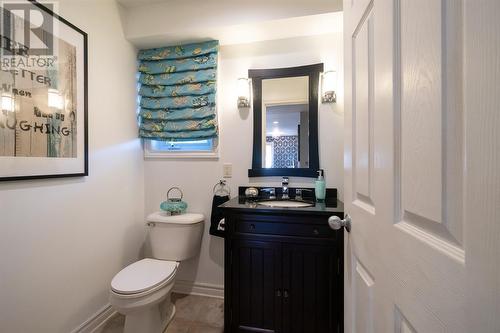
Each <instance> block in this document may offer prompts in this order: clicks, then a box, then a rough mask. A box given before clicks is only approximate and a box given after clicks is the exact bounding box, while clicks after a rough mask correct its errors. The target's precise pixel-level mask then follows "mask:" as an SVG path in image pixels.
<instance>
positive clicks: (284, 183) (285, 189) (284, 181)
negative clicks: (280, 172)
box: [281, 177, 290, 199]
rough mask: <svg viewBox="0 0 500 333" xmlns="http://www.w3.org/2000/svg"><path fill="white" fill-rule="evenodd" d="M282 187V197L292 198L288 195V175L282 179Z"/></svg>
mask: <svg viewBox="0 0 500 333" xmlns="http://www.w3.org/2000/svg"><path fill="white" fill-rule="evenodd" d="M281 188H282V191H281V193H282V194H281V198H282V199H290V197H289V196H288V177H283V178H282V180H281Z"/></svg>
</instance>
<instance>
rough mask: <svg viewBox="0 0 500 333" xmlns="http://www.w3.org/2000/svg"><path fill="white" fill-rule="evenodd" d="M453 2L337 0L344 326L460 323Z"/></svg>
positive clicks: (409, 327)
mask: <svg viewBox="0 0 500 333" xmlns="http://www.w3.org/2000/svg"><path fill="white" fill-rule="evenodd" d="M461 7H462V2H461V1H456V0H441V1H439V0H424V1H413V0H373V1H364V0H348V1H344V42H345V48H344V49H345V57H344V64H345V144H346V146H345V176H346V178H345V198H346V200H345V201H346V202H345V207H346V212H347V213H349V214H350V215H351V216H352V220H353V228H352V231H351V233H350V234H349V235H348V238H347V240H346V242H345V244H346V249H345V253H346V270H345V283H346V289H345V290H346V292H345V310H346V315H345V326H346V329H345V331H346V332H382V333H386V332H425V333H433V332H465V319H464V290H463V288H464V281H465V254H466V253H465V249H464V246H463V243H464V242H463V239H464V237H463V229H464V223H465V221H464V219H463V206H464V201H463V197H464V189H463V179H464V172H465V168H464V165H465V164H464V156H465V155H464V140H465V137H464V134H463V133H464V122H463V120H462V119H463V117H464V111H463V103H462V99H463V97H462V95H463V94H462V90H461V89H462V88H461V87H462V84H463V78H462V74H461V73H462V72H463V62H462V60H463V56H462V51H461V50H462V47H463V29H462V25H463V23H462V12H461ZM360 131H361V132H362V133H360Z"/></svg>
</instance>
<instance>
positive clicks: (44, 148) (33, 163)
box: [0, 0, 88, 181]
mask: <svg viewBox="0 0 500 333" xmlns="http://www.w3.org/2000/svg"><path fill="white" fill-rule="evenodd" d="M56 6H57V3H56V2H54V3H50V2H47V3H45V2H44V3H43V5H42V4H40V3H38V2H36V1H28V0H21V1H20V0H10V1H9V0H0V15H1V27H0V29H1V30H0V88H1V89H0V92H1V110H0V181H7V180H20V179H39V178H55V177H75V176H87V175H88V133H87V132H88V129H87V75H88V74H87V34H86V33H85V32H84V31H82V30H80V29H78V28H77V27H76V26H74V25H73V24H71V23H69V22H68V21H66V20H65V19H63V18H62V17H60V16H58V15H57V14H55V13H54V11H55V10H56V9H57V8H56Z"/></svg>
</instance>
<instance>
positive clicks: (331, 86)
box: [321, 71, 337, 103]
mask: <svg viewBox="0 0 500 333" xmlns="http://www.w3.org/2000/svg"><path fill="white" fill-rule="evenodd" d="M322 77H323V82H322V84H321V103H336V102H337V94H336V92H335V91H336V90H337V72H336V71H326V72H324V73H323V75H322Z"/></svg>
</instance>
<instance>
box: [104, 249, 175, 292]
mask: <svg viewBox="0 0 500 333" xmlns="http://www.w3.org/2000/svg"><path fill="white" fill-rule="evenodd" d="M178 266H179V263H178V262H176V261H169V260H158V259H149V258H146V259H142V260H139V261H137V262H135V263H133V264H131V265H129V266H127V267H125V268H124V269H122V270H121V271H120V272H118V274H116V275H115V277H114V278H113V280H112V281H111V290H112V291H113V292H114V293H116V294H119V295H123V296H138V294H147V293H149V292H153V291H154V290H156V289H158V288H159V287H161V286H162V285H164V284H165V283H166V282H168V281H170V280H172V279H173V278H174V276H175V273H176V271H177V267H178Z"/></svg>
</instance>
